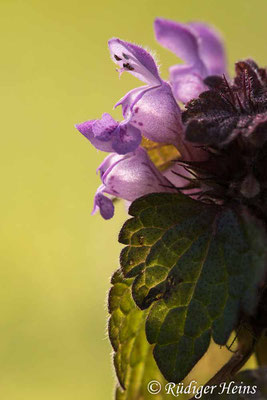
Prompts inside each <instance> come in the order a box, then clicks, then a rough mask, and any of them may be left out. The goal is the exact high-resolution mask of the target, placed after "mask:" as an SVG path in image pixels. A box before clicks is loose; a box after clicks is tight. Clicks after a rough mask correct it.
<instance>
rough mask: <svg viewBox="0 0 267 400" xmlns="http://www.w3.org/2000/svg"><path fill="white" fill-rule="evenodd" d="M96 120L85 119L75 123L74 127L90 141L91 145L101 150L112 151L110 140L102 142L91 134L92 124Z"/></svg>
mask: <svg viewBox="0 0 267 400" xmlns="http://www.w3.org/2000/svg"><path fill="white" fill-rule="evenodd" d="M95 121H96V120H91V121H86V122H83V123H81V124H77V125H76V128H77V129H78V131H79V132H81V133H82V134H83V136H85V137H86V138H87V139H88V140H89V141H90V142H91V143H92V145H93V146H94V147H95V148H96V149H98V150H101V151H106V152H111V151H113V147H112V143H111V141H108V142H104V141H103V140H99V139H97V138H96V137H95V136H94V134H93V124H94V123H95Z"/></svg>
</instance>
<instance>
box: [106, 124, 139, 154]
mask: <svg viewBox="0 0 267 400" xmlns="http://www.w3.org/2000/svg"><path fill="white" fill-rule="evenodd" d="M141 140H142V135H141V132H140V130H139V129H138V128H136V127H134V126H132V125H131V124H129V123H121V124H120V125H119V126H118V128H117V129H116V130H115V132H114V134H113V138H112V147H113V150H114V151H116V153H118V154H126V153H129V152H132V151H134V150H136V149H137V147H138V146H139V144H140V143H141Z"/></svg>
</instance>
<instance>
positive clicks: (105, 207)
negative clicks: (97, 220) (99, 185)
mask: <svg viewBox="0 0 267 400" xmlns="http://www.w3.org/2000/svg"><path fill="white" fill-rule="evenodd" d="M98 209H99V211H100V214H101V216H102V217H103V218H104V219H110V218H112V217H113V215H114V204H113V202H112V200H111V199H109V198H108V197H106V196H104V195H103V193H102V192H101V191H97V193H96V195H95V201H94V209H93V211H92V214H95V213H96V211H97V210H98Z"/></svg>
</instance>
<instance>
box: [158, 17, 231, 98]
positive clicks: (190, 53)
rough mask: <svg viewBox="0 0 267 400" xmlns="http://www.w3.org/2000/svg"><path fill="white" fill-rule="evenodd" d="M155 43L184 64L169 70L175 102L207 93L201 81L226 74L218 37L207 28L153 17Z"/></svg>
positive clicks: (222, 49) (196, 24) (199, 24)
mask: <svg viewBox="0 0 267 400" xmlns="http://www.w3.org/2000/svg"><path fill="white" fill-rule="evenodd" d="M154 27H155V34H156V39H157V40H158V42H159V43H160V44H161V45H162V46H164V47H166V48H167V49H169V50H171V51H172V52H173V53H175V54H176V55H177V56H178V57H179V58H181V59H182V60H184V61H185V64H182V65H175V66H173V67H171V68H170V81H171V85H172V88H173V92H174V95H175V97H176V99H177V100H179V101H181V102H183V103H186V102H188V101H189V100H191V99H192V98H196V97H197V96H198V95H199V94H200V93H202V92H203V91H205V90H207V86H206V85H205V83H204V79H205V78H206V77H207V76H210V75H222V74H225V73H226V57H225V52H224V47H223V44H222V40H221V38H220V35H219V34H218V33H217V32H216V31H215V30H214V29H213V28H211V27H209V26H207V25H205V24H203V23H200V22H194V23H189V24H181V23H178V22H174V21H170V20H166V19H163V18H157V19H156V20H155V25H154Z"/></svg>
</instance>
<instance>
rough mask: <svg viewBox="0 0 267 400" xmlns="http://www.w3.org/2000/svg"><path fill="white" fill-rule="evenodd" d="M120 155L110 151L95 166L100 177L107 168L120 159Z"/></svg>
mask: <svg viewBox="0 0 267 400" xmlns="http://www.w3.org/2000/svg"><path fill="white" fill-rule="evenodd" d="M121 158H122V156H121V155H119V154H116V153H111V154H109V155H108V156H107V157H106V158H105V159H104V161H103V162H102V163H101V164H100V165H99V167H98V168H97V170H96V171H97V172H98V171H99V172H100V177H101V179H102V176H103V175H104V173H105V172H106V171H107V170H108V169H109V168H112V167H113V166H114V165H115V164H116V163H117V162H119V161H120V160H121Z"/></svg>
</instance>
